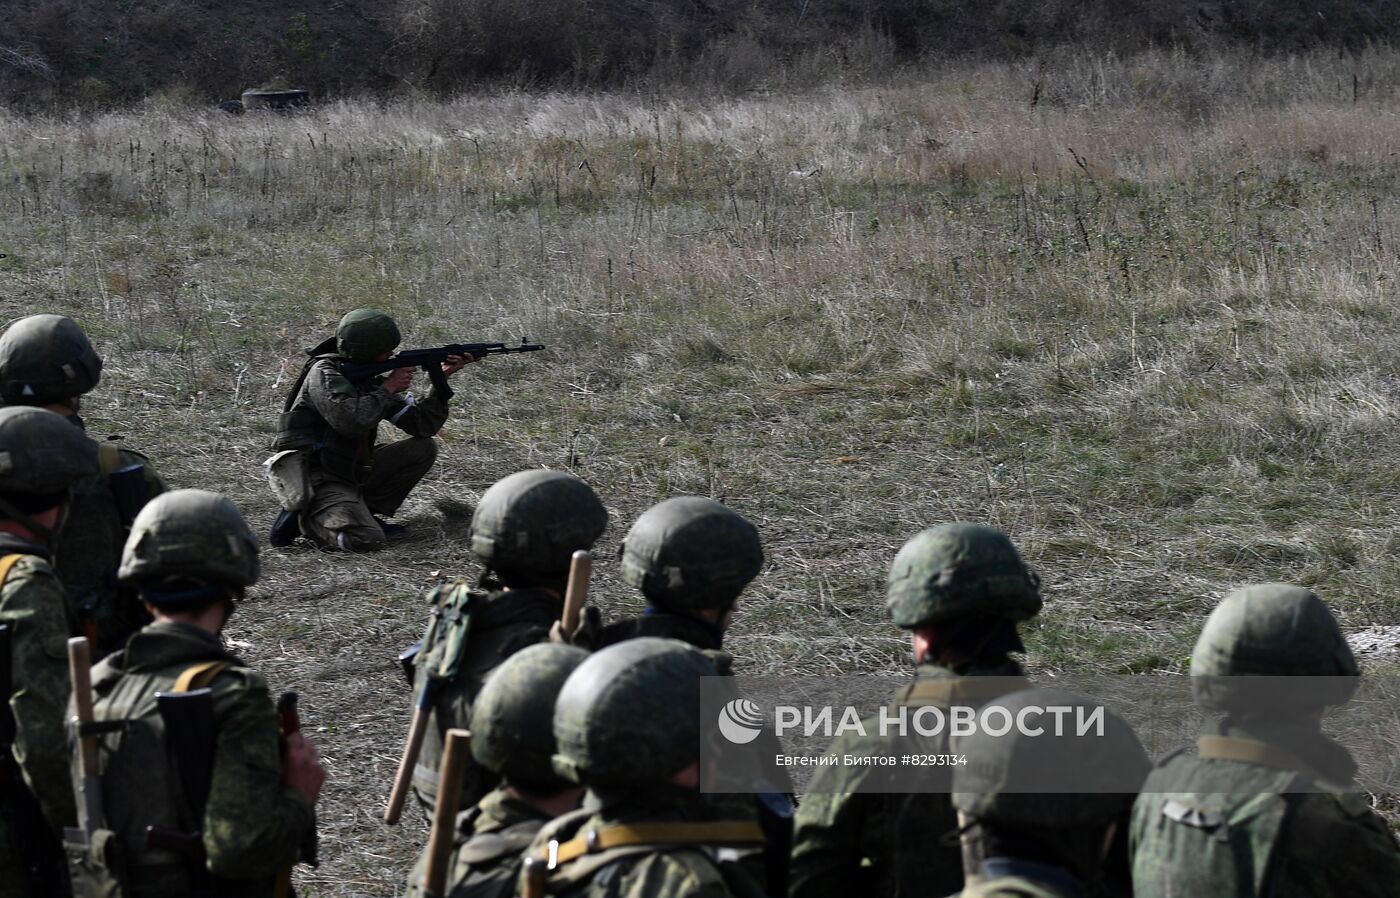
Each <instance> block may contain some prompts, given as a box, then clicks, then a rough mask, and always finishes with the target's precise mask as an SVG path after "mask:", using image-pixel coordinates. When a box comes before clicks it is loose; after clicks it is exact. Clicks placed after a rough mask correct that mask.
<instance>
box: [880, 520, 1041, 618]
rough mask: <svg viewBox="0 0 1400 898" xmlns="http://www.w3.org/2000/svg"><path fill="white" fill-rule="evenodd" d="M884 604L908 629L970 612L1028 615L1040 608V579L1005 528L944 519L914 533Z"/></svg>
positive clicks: (893, 571)
mask: <svg viewBox="0 0 1400 898" xmlns="http://www.w3.org/2000/svg"><path fill="white" fill-rule="evenodd" d="M885 595H886V598H885V606H886V607H887V608H888V609H889V612H890V617H891V618H892V619H893V620H894V622H895V624H897V625H898V626H900V627H903V628H904V629H906V630H913V629H916V628H918V627H924V626H929V625H932V624H941V623H944V622H946V621H951V620H959V619H962V618H968V617H1002V618H1006V619H1007V620H1011V621H1023V620H1028V619H1030V618H1032V617H1035V615H1036V614H1037V613H1038V612H1039V611H1040V605H1041V602H1040V579H1039V578H1038V577H1037V576H1036V575H1035V572H1034V571H1031V570H1030V569H1028V568H1027V567H1026V564H1025V562H1024V561H1022V560H1021V555H1020V553H1019V552H1017V551H1016V547H1015V546H1013V545H1012V544H1011V540H1010V539H1008V538H1007V536H1006V534H1005V533H1002V532H1001V531H1000V530H997V529H996V528H994V527H988V526H986V525H983V524H965V523H957V524H942V525H939V526H937V527H930V528H929V529H927V530H925V531H923V532H922V533H920V534H918V535H917V536H915V537H914V538H913V539H911V540H909V542H907V543H905V544H904V547H903V548H901V549H900V550H899V554H898V555H896V556H895V557H894V563H893V564H892V565H890V576H889V582H888V585H887V589H886V594H885Z"/></svg>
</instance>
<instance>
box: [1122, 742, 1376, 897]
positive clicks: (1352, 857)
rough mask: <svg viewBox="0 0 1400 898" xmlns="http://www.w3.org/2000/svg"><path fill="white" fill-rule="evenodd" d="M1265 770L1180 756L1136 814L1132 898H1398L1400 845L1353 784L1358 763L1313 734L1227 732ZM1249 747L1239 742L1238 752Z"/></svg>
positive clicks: (1159, 774)
mask: <svg viewBox="0 0 1400 898" xmlns="http://www.w3.org/2000/svg"><path fill="white" fill-rule="evenodd" d="M1206 736H1207V737H1225V738H1226V739H1227V740H1243V742H1242V744H1243V745H1244V746H1245V747H1247V748H1256V749H1257V746H1261V745H1262V746H1264V752H1265V756H1261V758H1260V761H1259V762H1258V763H1255V762H1248V761H1243V760H1235V759H1229V758H1224V757H1196V756H1192V755H1187V754H1183V753H1178V754H1175V755H1172V756H1170V757H1168V758H1167V759H1166V760H1165V761H1163V762H1162V763H1161V764H1160V765H1159V766H1158V768H1157V769H1156V770H1154V771H1153V772H1152V774H1151V775H1150V776H1149V777H1148V779H1147V782H1146V783H1145V784H1144V785H1143V788H1142V794H1141V795H1139V796H1138V799H1137V801H1136V802H1135V803H1134V806H1133V821H1132V830H1131V844H1132V866H1133V892H1134V894H1135V895H1137V896H1140V898H1159V896H1160V898H1167V896H1173V898H1174V896H1178V895H1187V894H1198V895H1212V896H1220V898H1246V896H1249V898H1253V896H1258V898H1263V896H1268V898H1294V896H1296V898H1303V896H1325V895H1343V894H1344V895H1348V896H1357V898H1360V896H1376V898H1380V896H1382V895H1394V894H1396V889H1397V888H1400V847H1397V845H1396V842H1395V838H1394V836H1393V835H1392V834H1391V832H1390V829H1389V827H1388V826H1387V825H1386V824H1385V822H1384V821H1383V820H1382V819H1381V818H1380V817H1379V816H1378V815H1377V814H1376V813H1375V812H1374V811H1372V810H1371V807H1370V804H1369V802H1368V801H1367V799H1366V797H1365V796H1364V795H1360V794H1357V793H1356V792H1354V791H1351V790H1352V789H1353V786H1352V785H1351V779H1352V777H1353V776H1354V775H1355V771H1356V765H1355V763H1354V762H1353V761H1352V758H1351V756H1350V754H1349V753H1348V752H1347V751H1346V749H1344V748H1343V747H1342V746H1340V745H1338V744H1337V743H1335V742H1333V741H1332V740H1330V739H1328V738H1327V737H1325V736H1323V735H1322V733H1321V732H1319V731H1318V730H1317V729H1316V727H1315V726H1308V725H1290V724H1288V723H1285V722H1280V721H1273V722H1267V723H1264V722H1258V721H1254V722H1249V723H1232V724H1228V725H1227V724H1225V723H1221V724H1218V725H1216V726H1214V727H1212V728H1211V729H1210V730H1209V731H1208V732H1207V733H1206ZM1236 744H1241V743H1236Z"/></svg>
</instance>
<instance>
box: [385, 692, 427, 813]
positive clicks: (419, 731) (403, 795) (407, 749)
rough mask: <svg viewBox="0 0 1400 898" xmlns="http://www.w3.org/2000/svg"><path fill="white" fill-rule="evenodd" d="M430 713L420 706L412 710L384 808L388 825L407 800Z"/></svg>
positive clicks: (401, 810) (401, 811) (400, 811)
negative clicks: (411, 718)
mask: <svg viewBox="0 0 1400 898" xmlns="http://www.w3.org/2000/svg"><path fill="white" fill-rule="evenodd" d="M432 713H433V712H432V711H430V710H424V709H422V708H415V709H414V710H413V723H412V725H410V726H409V728H408V739H407V740H405V741H404V744H403V757H402V758H401V759H400V760H399V771H398V773H397V774H395V775H394V788H393V791H391V792H390V793H389V804H388V805H386V806H385V808H384V822H385V823H387V824H389V825H390V826H393V825H394V824H396V823H398V822H399V818H400V817H402V816H403V806H404V802H405V801H407V800H408V790H409V787H410V786H412V785H413V768H414V765H416V764H417V763H418V753H419V752H420V751H421V750H422V748H423V737H424V736H426V735H427V734H428V721H429V720H430V719H431V718H432Z"/></svg>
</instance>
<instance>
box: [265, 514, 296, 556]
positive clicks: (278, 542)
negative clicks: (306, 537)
mask: <svg viewBox="0 0 1400 898" xmlns="http://www.w3.org/2000/svg"><path fill="white" fill-rule="evenodd" d="M298 536H301V524H300V523H299V522H298V521H297V513H296V512H294V511H287V510H286V509H283V510H281V511H279V512H277V519H276V520H274V521H273V522H272V530H271V532H269V533H268V535H267V541H268V543H270V544H271V545H273V546H274V547H276V548H279V549H281V548H285V547H287V546H290V545H291V544H292V543H294V542H296V538H297V537H298Z"/></svg>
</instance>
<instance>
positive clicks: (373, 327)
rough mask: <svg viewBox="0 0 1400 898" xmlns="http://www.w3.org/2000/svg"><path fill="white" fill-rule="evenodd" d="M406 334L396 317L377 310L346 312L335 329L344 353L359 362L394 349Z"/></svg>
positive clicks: (336, 343)
mask: <svg viewBox="0 0 1400 898" xmlns="http://www.w3.org/2000/svg"><path fill="white" fill-rule="evenodd" d="M402 339H403V337H402V335H401V334H400V333H399V326H398V325H397V324H395V323H394V319H392V318H390V317H389V316H388V315H385V314H384V313H383V312H377V311H375V310H374V309H356V310H355V311H353V312H346V313H345V317H344V318H342V319H340V324H338V325H336V328H335V345H336V349H337V350H339V352H340V354H341V355H343V356H345V357H346V358H348V359H350V360H351V361H355V362H368V361H372V360H373V359H376V358H378V357H379V356H381V355H383V354H384V353H386V352H393V351H394V349H395V347H397V346H398V345H399V341H400V340H402Z"/></svg>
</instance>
